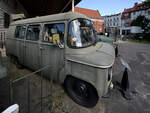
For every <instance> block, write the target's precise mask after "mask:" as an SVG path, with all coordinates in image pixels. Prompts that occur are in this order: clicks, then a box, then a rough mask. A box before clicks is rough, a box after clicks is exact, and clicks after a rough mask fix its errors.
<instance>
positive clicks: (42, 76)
mask: <svg viewBox="0 0 150 113" xmlns="http://www.w3.org/2000/svg"><path fill="white" fill-rule="evenodd" d="M42 92H43V73H42V71H41V113H42V104H43V101H42V97H43V93H42Z"/></svg>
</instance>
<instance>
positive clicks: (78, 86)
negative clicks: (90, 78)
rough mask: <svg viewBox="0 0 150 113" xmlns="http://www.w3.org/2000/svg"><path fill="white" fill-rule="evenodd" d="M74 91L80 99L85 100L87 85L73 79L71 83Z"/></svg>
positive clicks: (87, 93)
mask: <svg viewBox="0 0 150 113" xmlns="http://www.w3.org/2000/svg"><path fill="white" fill-rule="evenodd" d="M73 91H74V93H75V94H76V95H77V96H78V98H80V99H81V100H84V101H87V100H88V97H89V91H88V85H87V84H85V83H84V82H81V81H75V82H74V84H73Z"/></svg>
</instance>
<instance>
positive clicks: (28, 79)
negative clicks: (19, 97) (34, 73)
mask: <svg viewBox="0 0 150 113" xmlns="http://www.w3.org/2000/svg"><path fill="white" fill-rule="evenodd" d="M27 82H28V113H30V78H27Z"/></svg>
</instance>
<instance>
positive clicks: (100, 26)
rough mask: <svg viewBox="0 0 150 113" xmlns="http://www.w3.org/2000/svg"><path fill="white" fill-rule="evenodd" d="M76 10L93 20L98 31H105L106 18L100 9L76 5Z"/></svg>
mask: <svg viewBox="0 0 150 113" xmlns="http://www.w3.org/2000/svg"><path fill="white" fill-rule="evenodd" d="M75 12H78V13H81V14H83V15H85V16H87V17H89V18H91V20H92V21H93V23H94V25H95V29H96V31H97V33H104V32H105V29H104V20H103V18H102V17H101V15H100V13H99V11H98V10H91V9H86V8H79V7H75Z"/></svg>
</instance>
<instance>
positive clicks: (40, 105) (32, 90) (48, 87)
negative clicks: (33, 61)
mask: <svg viewBox="0 0 150 113" xmlns="http://www.w3.org/2000/svg"><path fill="white" fill-rule="evenodd" d="M48 67H50V66H45V67H44V68H41V69H39V70H37V71H35V72H33V73H30V74H27V75H25V76H23V77H21V78H18V79H15V80H10V105H12V104H18V105H19V112H20V113H50V111H51V109H52V100H51V99H52V89H53V88H52V84H53V83H52V80H48V79H45V78H44V76H43V74H42V71H43V70H45V69H47V68H48Z"/></svg>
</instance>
